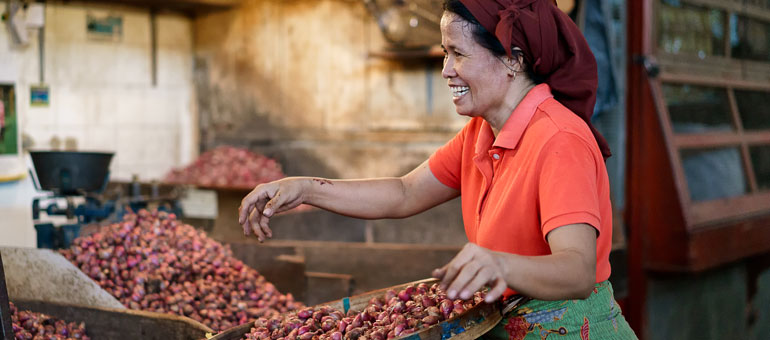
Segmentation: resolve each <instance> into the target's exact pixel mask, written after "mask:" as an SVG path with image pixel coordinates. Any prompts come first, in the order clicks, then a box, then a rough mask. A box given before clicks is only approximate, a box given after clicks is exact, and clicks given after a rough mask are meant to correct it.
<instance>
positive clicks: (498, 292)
mask: <svg viewBox="0 0 770 340" xmlns="http://www.w3.org/2000/svg"><path fill="white" fill-rule="evenodd" d="M506 289H508V285H507V284H506V283H505V280H503V278H500V277H498V278H497V280H495V282H494V284H493V286H492V289H490V290H489V291H488V292H487V295H486V296H485V297H484V301H486V302H487V303H492V302H495V301H497V299H499V298H500V297H501V296H503V293H505V290H506Z"/></svg>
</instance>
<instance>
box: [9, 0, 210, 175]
mask: <svg viewBox="0 0 770 340" xmlns="http://www.w3.org/2000/svg"><path fill="white" fill-rule="evenodd" d="M88 13H93V14H96V15H103V14H106V13H113V14H117V15H120V16H122V17H123V36H122V39H121V40H120V41H118V42H112V41H103V40H95V39H93V38H89V37H88V36H87V32H86V16H87V14H88ZM45 14H46V26H45V82H46V84H48V85H49V86H50V91H51V92H50V106H49V107H44V108H39V107H31V106H30V105H29V86H30V85H33V84H36V83H38V79H39V67H38V48H39V47H38V43H37V41H38V40H37V33H36V32H34V31H33V32H30V33H32V34H31V36H30V44H29V45H28V46H26V47H16V46H13V45H12V44H11V42H10V41H9V39H10V37H9V32H8V31H7V29H6V28H5V27H4V26H3V27H2V29H0V83H15V84H16V89H17V99H18V101H17V103H18V107H17V110H18V113H19V116H20V121H21V124H22V125H21V129H22V132H23V133H24V134H26V135H27V136H29V137H31V139H32V140H33V141H34V144H33V148H34V149H49V148H50V147H51V144H50V143H51V140H52V139H53V138H54V137H56V138H58V139H59V140H62V141H63V140H65V139H67V138H73V139H74V140H75V141H76V144H77V148H78V150H80V151H112V152H115V158H114V159H113V162H112V166H111V171H112V179H130V178H131V176H132V175H133V174H136V175H139V178H140V179H141V180H149V179H154V178H160V177H161V176H163V174H165V173H166V172H167V171H168V170H169V169H170V168H171V167H175V166H181V165H184V164H186V163H188V162H190V161H191V160H192V159H193V158H194V156H195V155H196V151H197V148H196V147H195V146H196V145H197V118H195V117H196V114H195V105H194V103H195V98H194V94H193V85H192V49H193V46H192V28H191V20H190V19H189V18H187V17H184V16H182V15H176V14H168V13H162V14H159V15H158V17H157V30H158V54H157V61H158V64H157V70H158V74H157V80H158V81H157V85H155V86H153V85H152V74H151V47H150V44H151V40H150V14H149V10H144V9H140V8H132V7H121V6H113V5H101V4H64V3H62V2H48V4H47V6H46V11H45Z"/></svg>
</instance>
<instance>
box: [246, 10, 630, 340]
mask: <svg viewBox="0 0 770 340" xmlns="http://www.w3.org/2000/svg"><path fill="white" fill-rule="evenodd" d="M440 28H441V36H442V38H441V41H442V45H443V48H444V51H445V59H444V66H443V69H442V76H443V77H444V78H445V79H447V85H448V87H449V90H450V91H451V92H452V97H453V98H452V99H453V102H454V104H455V107H456V110H457V113H458V114H460V115H464V116H468V117H471V120H470V121H469V122H468V124H467V125H466V126H465V127H464V128H463V129H462V131H460V132H459V133H458V134H457V135H456V136H455V137H454V138H453V139H452V140H450V141H449V142H448V143H447V144H445V145H444V146H442V147H441V148H439V149H438V150H437V151H436V152H435V153H434V154H433V155H432V156H431V157H430V158H429V159H428V160H427V161H426V162H424V163H423V164H422V165H420V166H419V167H417V168H416V169H414V170H413V171H412V172H410V173H409V174H406V175H404V176H402V177H398V178H395V177H394V178H377V179H362V180H326V179H318V178H308V177H291V178H285V179H282V180H279V181H276V182H271V183H266V184H262V185H259V186H257V187H256V188H254V190H252V192H251V193H249V194H248V195H247V196H246V197H245V198H244V199H243V201H242V202H241V207H240V211H239V214H240V215H239V222H240V223H241V225H242V227H243V231H244V233H245V234H246V235H248V234H250V233H252V232H253V233H254V234H255V235H256V236H257V238H258V239H259V240H260V241H264V240H265V239H266V238H269V237H270V235H271V234H272V231H271V230H270V227H269V226H268V222H269V220H270V218H271V217H272V216H273V215H274V214H275V213H277V212H281V211H285V210H288V209H291V208H294V207H296V206H298V205H299V204H302V203H306V204H311V205H315V206H317V207H320V208H323V209H327V210H330V211H333V212H336V213H339V214H343V215H347V216H353V217H358V218H368V219H377V218H402V217H407V216H411V215H414V214H417V213H419V212H422V211H425V210H427V209H429V208H431V207H434V206H436V205H438V204H440V203H443V202H445V201H447V200H449V199H452V198H454V197H457V196H461V201H462V216H463V224H464V226H465V232H466V236H467V237H468V241H469V243H468V244H466V245H465V246H464V247H463V249H462V250H461V251H460V253H459V254H457V255H456V256H455V258H454V259H452V261H450V262H449V263H448V264H446V265H445V266H443V267H441V268H438V269H436V270H435V271H434V272H433V275H434V276H435V277H436V278H439V279H441V282H442V283H441V284H442V288H443V289H445V290H446V291H447V295H448V297H449V298H450V299H458V298H459V299H467V298H468V297H470V296H472V295H473V293H474V292H475V291H478V290H480V289H484V287H485V286H487V287H490V288H489V290H488V291H487V293H486V297H485V299H486V301H487V302H493V301H495V300H498V299H503V300H504V302H505V303H510V304H516V305H517V308H509V309H507V310H506V312H507V314H506V315H505V317H504V318H503V321H502V322H501V324H500V325H498V326H497V327H495V328H494V329H493V330H492V331H490V333H488V334H487V335H485V337H490V338H498V337H499V338H510V339H530V338H532V339H541V337H544V336H547V335H548V334H551V333H554V335H556V336H567V337H569V338H572V339H577V338H578V336H579V337H580V338H581V339H588V336H589V335H592V336H593V337H594V338H601V339H610V338H611V339H635V338H636V336H635V335H634V333H633V331H631V329H630V327H629V326H628V324H627V323H626V321H625V319H624V318H623V315H622V313H621V312H620V308H619V307H618V305H617V303H616V302H615V300H614V297H613V292H612V285H611V284H610V283H609V281H607V279H608V277H609V275H610V270H611V269H610V264H609V252H610V247H611V239H612V207H611V206H610V197H609V196H610V190H609V180H608V176H607V170H606V167H605V165H604V159H605V158H606V157H609V156H610V152H609V148H608V146H607V143H606V142H605V140H604V138H603V137H602V136H601V135H600V134H599V133H598V132H597V131H596V130H595V129H594V128H593V126H592V125H591V123H590V117H591V114H592V113H593V107H594V102H595V100H596V87H597V74H596V61H595V60H594V57H593V54H591V51H590V49H589V48H588V44H587V43H586V41H585V38H583V36H582V34H581V33H580V31H579V30H578V29H577V27H576V26H575V24H574V23H573V22H572V21H571V20H570V19H569V17H567V16H566V15H565V14H564V13H562V12H561V11H560V10H559V9H558V8H557V7H556V6H555V5H554V4H553V3H552V2H551V1H550V0H519V1H512V0H494V1H489V0H486V1H481V0H446V1H445V3H444V13H443V15H442V18H441V24H440ZM541 82H542V83H541ZM522 299H524V300H526V301H528V302H526V303H524V304H520V303H518V302H521V301H523V300H522ZM514 301H516V302H514ZM519 304H520V306H518V305H519Z"/></svg>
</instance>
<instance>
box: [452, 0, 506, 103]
mask: <svg viewBox="0 0 770 340" xmlns="http://www.w3.org/2000/svg"><path fill="white" fill-rule="evenodd" d="M471 29H472V28H471V25H470V23H469V22H467V21H465V20H464V19H463V18H462V17H460V16H459V15H457V14H455V13H452V12H447V11H445V12H444V15H443V16H442V17H441V44H442V45H443V47H444V51H445V56H444V68H443V70H442V71H441V75H442V76H443V77H444V78H446V79H447V83H448V84H449V89H450V90H451V91H452V101H453V102H454V104H455V108H456V109H457V113H458V114H460V115H463V116H470V117H476V116H480V117H484V118H487V117H491V115H495V114H497V111H499V110H501V109H503V107H502V104H503V101H504V99H505V96H506V94H507V92H508V87H509V85H510V81H509V80H508V69H507V68H506V66H505V65H504V64H503V61H502V60H501V59H500V58H498V57H496V56H495V55H493V54H492V52H491V51H489V50H488V49H486V48H484V47H483V46H481V45H479V44H478V43H476V41H475V40H473V36H472V33H471ZM508 113H510V112H508Z"/></svg>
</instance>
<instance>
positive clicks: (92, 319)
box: [12, 300, 214, 340]
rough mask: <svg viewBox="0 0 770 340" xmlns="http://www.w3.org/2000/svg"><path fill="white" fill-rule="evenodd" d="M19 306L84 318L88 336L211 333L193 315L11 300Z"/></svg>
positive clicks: (145, 339) (195, 339) (173, 338)
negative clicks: (190, 316)
mask: <svg viewBox="0 0 770 340" xmlns="http://www.w3.org/2000/svg"><path fill="white" fill-rule="evenodd" d="M12 302H13V303H14V304H15V305H16V307H17V308H18V309H19V310H30V311H32V312H36V313H43V314H48V315H50V316H52V317H55V318H58V319H62V320H65V321H67V322H77V323H80V322H85V324H86V334H88V336H89V337H91V339H92V340H136V339H142V340H200V339H205V338H206V334H207V333H208V334H211V333H214V331H213V330H212V329H211V328H208V327H207V326H205V325H203V324H202V323H200V322H197V321H195V320H193V319H190V318H187V317H183V316H178V315H171V314H164V313H155V312H145V311H140V310H131V309H116V308H102V307H83V306H73V305H64V304H59V303H52V302H43V301H31V300H15V301H12Z"/></svg>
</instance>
